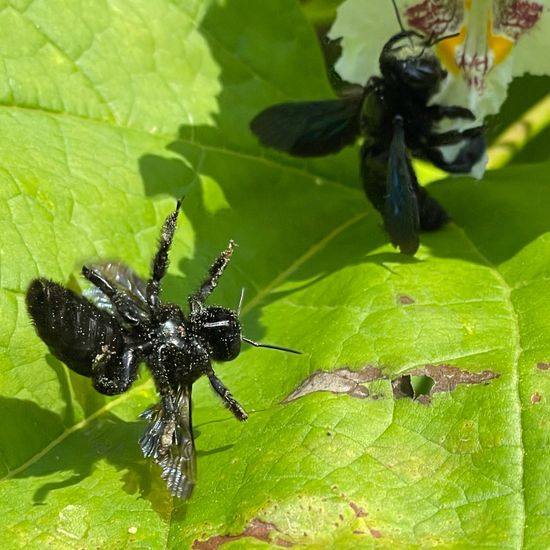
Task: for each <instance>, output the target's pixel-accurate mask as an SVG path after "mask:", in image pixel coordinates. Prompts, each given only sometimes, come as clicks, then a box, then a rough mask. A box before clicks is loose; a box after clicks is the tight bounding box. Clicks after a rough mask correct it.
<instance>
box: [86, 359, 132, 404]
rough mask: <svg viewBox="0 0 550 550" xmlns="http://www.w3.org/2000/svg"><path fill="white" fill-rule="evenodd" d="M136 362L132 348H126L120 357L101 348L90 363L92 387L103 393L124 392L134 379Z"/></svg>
mask: <svg viewBox="0 0 550 550" xmlns="http://www.w3.org/2000/svg"><path fill="white" fill-rule="evenodd" d="M138 362H139V361H138V356H137V354H136V352H135V350H134V349H132V348H128V349H126V350H125V351H124V353H123V354H122V356H121V357H117V356H116V355H115V354H113V353H112V352H110V350H109V349H108V348H105V349H103V350H102V351H101V353H99V354H98V355H97V357H96V359H95V361H94V364H93V365H92V383H93V385H94V388H95V389H96V390H97V391H98V392H99V393H103V394H105V395H118V394H120V393H124V392H125V391H126V390H127V389H128V388H129V387H130V386H131V385H132V383H133V382H134V380H135V379H136V376H137V366H138Z"/></svg>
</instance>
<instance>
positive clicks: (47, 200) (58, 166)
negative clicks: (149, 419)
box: [0, 0, 550, 549]
mask: <svg viewBox="0 0 550 550" xmlns="http://www.w3.org/2000/svg"><path fill="white" fill-rule="evenodd" d="M0 23H1V28H2V29H3V33H2V35H1V36H0V48H1V52H2V58H3V61H4V62H3V71H2V73H1V74H0V90H1V93H0V98H1V99H0V122H1V127H2V136H3V139H2V140H1V142H0V147H1V151H2V156H1V158H2V162H1V168H0V229H1V234H2V241H1V243H2V244H1V247H0V277H1V279H0V281H1V292H0V308H1V309H0V311H1V312H2V327H3V330H2V331H1V332H0V373H1V376H0V414H1V417H2V419H3V420H2V423H1V424H0V476H1V477H2V479H1V480H0V487H1V491H2V497H3V498H2V503H1V504H0V512H1V513H0V545H1V546H2V547H23V546H27V547H31V548H43V547H45V546H47V545H49V546H52V547H54V548H96V547H97V548H121V547H125V546H136V547H145V548H164V547H168V548H189V547H191V546H193V545H194V547H195V548H201V547H202V548H205V547H206V546H201V544H200V543H199V542H196V541H209V543H210V545H211V546H210V547H216V545H221V544H223V545H224V546H227V547H228V548H229V547H231V548H239V547H242V548H251V547H286V546H289V545H291V544H294V545H304V546H310V547H316V548H326V547H337V548H357V547H381V548H408V547H418V548H426V547H431V546H436V545H437V546H446V547H460V548H472V549H474V548H475V549H478V548H489V547H498V548H507V547H510V548H518V547H522V546H523V547H525V548H540V545H541V541H544V540H547V538H548V531H549V530H550V529H549V524H548V521H547V517H548V515H549V514H550V504H548V498H547V494H548V481H547V477H548V476H547V471H548V468H549V467H550V464H549V462H550V458H549V456H550V455H549V453H548V452H547V448H548V445H549V436H548V433H549V430H548V418H549V413H550V407H549V404H548V396H549V395H550V380H549V376H550V373H549V372H548V370H550V369H549V365H550V344H549V342H550V322H549V321H548V311H549V310H550V283H549V281H550V235H549V232H548V227H549V225H548V211H547V205H548V204H550V187H549V186H548V182H547V173H548V170H549V169H550V165H549V164H539V165H533V166H528V167H515V168H511V169H507V170H502V171H500V172H495V173H490V174H488V175H487V177H486V178H485V180H484V181H483V182H472V181H470V180H466V179H452V180H446V181H441V182H437V183H434V184H431V185H430V192H431V193H433V195H434V196H435V197H436V198H437V199H438V200H440V201H441V202H442V203H443V204H444V205H445V207H446V208H447V209H448V210H449V213H450V214H451V217H452V219H453V222H452V223H450V224H449V225H448V226H447V227H445V228H444V229H443V230H441V231H438V232H435V233H430V234H424V235H423V236H422V243H423V244H422V246H421V248H420V251H419V253H418V255H417V256H416V257H415V258H408V257H404V256H402V255H399V254H398V253H396V251H395V250H394V249H393V248H392V247H391V246H390V245H389V244H388V239H387V236H386V235H385V234H384V232H383V230H382V229H381V224H380V218H379V215H378V214H377V213H376V212H375V211H374V210H373V209H372V208H371V207H370V205H369V204H368V203H367V201H366V200H365V198H364V196H363V193H362V190H361V189H360V187H359V183H358V169H357V151H354V150H351V149H350V150H348V151H345V152H343V153H342V154H340V155H338V156H334V157H329V158H326V159H319V160H308V161H303V160H298V159H292V158H289V157H286V156H283V155H279V154H277V153H274V152H270V151H266V150H263V149H261V148H260V147H259V146H258V145H257V144H256V142H255V140H254V138H253V137H252V136H251V135H250V133H249V131H248V127H247V125H248V121H249V120H250V119H251V118H252V117H253V116H254V114H256V113H257V112H258V111H259V110H260V109H262V108H264V107H266V106H268V105H271V104H273V103H276V102H280V101H285V100H291V99H308V98H310V99H313V98H322V97H331V91H330V88H329V86H328V84H327V82H326V79H325V76H324V75H325V69H324V67H323V63H322V58H321V55H320V53H319V51H318V46H317V42H316V39H315V36H314V33H313V31H312V30H311V28H310V27H309V26H308V24H307V23H306V22H305V20H304V18H303V15H302V13H301V11H300V8H299V6H298V5H297V4H296V3H295V2H294V1H292V0H264V1H262V2H253V3H251V2H248V1H246V0H232V1H230V2H224V1H221V0H220V1H214V0H211V1H205V0H194V1H192V0H180V1H176V0H174V1H171V2H170V1H168V0H149V1H148V2H141V3H139V2H130V1H123V0H109V1H105V2H101V3H98V2H94V3H92V2H83V1H82V2H78V1H76V0H72V1H69V0H64V1H62V0H57V1H52V0H48V2H46V1H45V0H42V1H39V0H34V1H32V2H30V1H26V2H25V1H18V2H16V1H13V2H11V3H10V4H3V6H2V8H1V11H0ZM181 195H185V197H186V198H185V201H184V208H183V209H184V213H183V214H184V215H183V216H182V217H181V219H180V223H179V229H178V233H177V235H176V239H175V242H174V246H173V250H172V256H171V259H172V262H171V266H170V270H169V275H168V276H167V280H166V284H165V288H164V297H165V298H166V299H167V300H173V301H177V302H178V303H181V304H184V303H185V299H186V296H187V295H188V294H189V292H191V291H192V290H193V289H194V288H195V287H196V285H197V284H198V283H199V282H200V281H201V280H202V278H203V276H204V275H205V273H206V270H207V268H208V265H209V264H210V262H211V261H212V259H213V258H214V257H215V256H216V255H217V254H218V253H219V251H220V250H221V249H222V248H223V247H224V246H225V245H226V244H227V241H228V240H229V239H230V238H233V239H235V240H236V241H237V242H238V244H239V245H240V246H239V248H238V249H237V250H236V252H235V254H234V258H233V260H232V262H231V265H230V267H229V268H228V270H227V272H226V274H225V275H224V277H223V279H222V281H221V284H220V286H219V288H218V289H217V290H216V293H215V295H214V301H216V302H218V303H220V304H223V305H226V306H230V307H235V305H236V303H237V300H238V296H239V291H240V288H241V287H243V286H244V287H246V289H247V296H246V301H245V306H244V309H243V315H242V324H243V328H244V331H245V334H246V335H247V336H248V337H250V338H253V339H256V340H260V341H264V342H270V343H276V344H280V345H284V346H289V347H293V348H297V349H300V350H302V351H303V352H304V355H302V356H301V357H296V356H293V355H289V354H282V353H277V352H275V351H270V350H262V349H253V348H250V349H246V350H244V351H243V353H242V355H241V356H239V358H238V359H237V360H235V361H233V362H231V363H229V364H223V365H217V366H216V371H217V373H218V374H219V375H220V377H221V378H222V380H223V381H224V382H225V383H226V384H227V386H228V387H229V388H230V389H231V391H232V393H233V394H234V395H235V397H236V398H237V399H238V400H239V402H240V403H242V404H243V405H244V406H245V408H246V409H247V410H248V412H249V413H250V419H249V421H248V422H247V423H244V424H241V423H238V422H236V421H235V420H234V418H232V417H231V416H230V414H229V413H228V412H227V411H226V410H225V409H224V408H223V407H222V406H221V404H220V403H219V401H218V400H217V399H216V398H215V397H214V396H213V394H212V392H211V390H210V389H209V387H208V384H207V382H206V381H204V380H200V381H199V382H198V383H197V384H196V385H195V387H194V392H193V396H194V405H195V407H194V425H195V428H196V446H197V452H198V483H197V486H196V489H195V492H194V494H193V496H192V498H191V499H190V500H189V502H187V503H184V502H180V501H174V500H172V499H171V498H170V497H169V496H168V494H167V492H166V489H165V487H164V482H163V481H162V480H161V479H160V476H159V472H158V470H157V469H156V468H155V467H153V466H152V465H151V464H150V463H149V462H147V461H146V460H145V459H143V457H142V456H141V455H140V451H139V448H138V445H137V440H138V438H139V436H140V434H141V433H142V432H143V429H144V424H143V422H142V421H139V420H138V418H137V417H138V415H139V413H140V412H141V411H142V410H143V409H145V408H146V407H147V406H148V405H150V404H151V403H153V402H154V401H155V400H156V396H155V393H154V390H153V386H152V383H151V381H150V380H149V378H148V376H147V375H146V374H145V373H144V375H143V376H142V378H140V379H139V380H138V381H137V382H136V384H135V385H134V388H133V389H132V390H131V391H130V392H128V393H125V394H123V395H121V396H118V397H113V398H104V397H102V396H100V395H98V394H96V393H95V392H94V391H93V390H92V388H91V385H90V383H89V380H87V379H82V378H81V377H79V376H78V375H76V374H74V373H71V372H69V370H68V369H67V368H66V367H65V366H63V365H62V364H60V363H59V362H58V361H56V360H55V358H53V357H52V356H51V355H50V354H49V353H48V351H47V349H46V347H45V346H44V344H43V343H42V342H41V341H40V340H39V338H38V337H37V336H36V334H35V333H34V330H33V328H32V326H31V323H30V321H29V319H28V317H27V314H26V311H25V307H24V291H25V288H26V286H27V284H28V283H29V281H30V280H31V279H32V278H33V277H36V276H38V275H40V276H46V277H50V278H52V279H54V280H57V281H60V282H62V283H65V284H69V285H70V286H72V287H75V286H77V285H81V279H80V277H79V269H80V266H81V265H82V263H83V262H84V261H87V260H90V259H93V258H120V259H123V260H124V261H126V262H128V263H129V264H130V265H132V266H133V267H134V268H135V269H136V270H137V271H138V272H140V273H142V274H143V275H144V276H145V275H146V274H147V271H148V267H149V263H150V259H151V257H152V255H153V253H154V251H155V247H156V241H157V238H158V234H159V230H160V226H161V223H162V220H163V218H164V216H165V215H166V214H167V213H168V212H169V211H171V210H172V209H173V207H174V203H175V198H176V197H180V196H181ZM434 365H435V366H436V367H434ZM143 370H145V369H143ZM316 371H326V373H327V374H328V377H327V375H323V374H322V376H324V377H325V382H323V383H324V384H325V386H324V387H323V386H322V384H321V383H320V382H317V385H316V386H311V385H310V386H309V389H308V387H306V389H304V386H303V384H304V382H305V381H307V380H308V377H309V376H310V375H311V374H312V373H314V372H316ZM330 373H333V374H330ZM403 375H411V376H429V377H431V378H433V379H434V381H435V384H434V386H433V388H432V391H431V393H430V396H429V399H426V400H421V399H420V398H419V399H416V400H413V399H410V398H407V397H402V398H398V397H400V396H399V395H398V392H397V391H395V390H394V388H393V386H395V385H396V384H395V381H396V380H397V381H398V379H399V378H400V377H401V376H403ZM309 380H311V379H309ZM327 380H328V382H327ZM392 381H394V384H393V385H392ZM342 384H344V385H345V384H347V386H345V387H347V388H348V389H347V390H345V392H342V391H340V390H338V391H337V388H336V386H338V388H341V387H342ZM359 386H361V387H362V388H363V390H361V391H360V390H358V389H357V388H358V387H359ZM300 388H302V389H301V396H300V397H296V396H295V398H292V399H290V397H289V396H291V395H292V394H295V392H296V391H298V390H299V389H300ZM354 388H355V389H354ZM312 389H313V390H315V391H310V390H312ZM327 389H328V390H333V391H326V390H327ZM306 390H307V391H306ZM322 390H324V391H322ZM394 392H395V393H394ZM367 393H368V396H367V395H366V394H367ZM420 397H426V396H420ZM286 398H289V399H286ZM283 401H284V402H283Z"/></svg>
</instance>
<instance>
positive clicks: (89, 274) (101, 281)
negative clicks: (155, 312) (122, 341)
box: [82, 265, 143, 325]
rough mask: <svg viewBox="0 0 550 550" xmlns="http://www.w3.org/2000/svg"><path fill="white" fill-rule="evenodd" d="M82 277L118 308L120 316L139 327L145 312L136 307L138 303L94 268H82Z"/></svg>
mask: <svg viewBox="0 0 550 550" xmlns="http://www.w3.org/2000/svg"><path fill="white" fill-rule="evenodd" d="M82 275H84V277H86V279H88V281H90V282H91V283H92V284H93V285H94V286H96V287H97V288H99V290H101V292H103V294H105V296H107V298H109V300H110V301H111V303H112V304H113V306H114V307H115V308H116V310H117V312H118V313H119V315H120V316H121V317H122V318H123V319H124V320H125V321H127V322H128V323H129V324H131V325H137V324H138V323H139V322H140V320H141V317H142V316H143V310H141V309H139V308H138V307H137V306H136V303H135V302H134V301H133V300H132V299H130V298H129V297H128V296H127V295H126V294H124V293H123V292H120V291H119V290H118V289H117V288H116V287H114V286H113V285H112V284H111V282H110V281H108V280H107V279H106V278H105V277H104V276H103V275H101V273H99V272H98V271H96V270H95V269H94V268H93V267H92V268H90V267H88V266H86V265H84V266H82Z"/></svg>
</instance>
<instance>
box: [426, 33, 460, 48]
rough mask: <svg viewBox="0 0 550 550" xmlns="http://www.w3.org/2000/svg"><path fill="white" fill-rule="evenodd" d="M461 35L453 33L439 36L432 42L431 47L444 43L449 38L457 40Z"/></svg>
mask: <svg viewBox="0 0 550 550" xmlns="http://www.w3.org/2000/svg"><path fill="white" fill-rule="evenodd" d="M459 34H460V33H459V32H453V33H452V34H446V35H445V36H438V37H436V36H435V35H433V36H434V38H433V40H430V44H429V45H430V46H434V45H435V44H437V43H439V42H443V40H447V38H455V37H456V36H458V35H459Z"/></svg>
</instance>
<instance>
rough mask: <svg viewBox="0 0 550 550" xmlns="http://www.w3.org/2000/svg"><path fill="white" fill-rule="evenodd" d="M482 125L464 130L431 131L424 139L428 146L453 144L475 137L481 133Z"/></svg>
mask: <svg viewBox="0 0 550 550" xmlns="http://www.w3.org/2000/svg"><path fill="white" fill-rule="evenodd" d="M483 130H484V127H483V126H474V127H473V128H467V129H465V130H449V131H447V132H441V133H437V132H433V133H431V134H430V135H429V136H428V138H427V139H426V144H427V145H428V146H431V147H433V146H441V145H455V144H456V143H460V142H461V141H464V140H468V139H476V138H478V137H479V136H482V135H483Z"/></svg>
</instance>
